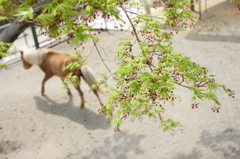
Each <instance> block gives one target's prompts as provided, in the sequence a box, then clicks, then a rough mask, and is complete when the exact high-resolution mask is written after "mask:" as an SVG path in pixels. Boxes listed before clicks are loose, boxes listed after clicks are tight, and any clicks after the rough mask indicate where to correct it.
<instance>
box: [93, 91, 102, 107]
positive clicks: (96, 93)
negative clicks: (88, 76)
mask: <svg viewBox="0 0 240 159" xmlns="http://www.w3.org/2000/svg"><path fill="white" fill-rule="evenodd" d="M93 93H94V94H95V95H96V97H97V99H98V101H99V102H100V104H101V106H103V103H102V101H101V99H100V97H99V95H98V92H97V91H96V90H93Z"/></svg>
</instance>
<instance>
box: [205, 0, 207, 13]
mask: <svg viewBox="0 0 240 159" xmlns="http://www.w3.org/2000/svg"><path fill="white" fill-rule="evenodd" d="M205 11H206V12H207V0H205Z"/></svg>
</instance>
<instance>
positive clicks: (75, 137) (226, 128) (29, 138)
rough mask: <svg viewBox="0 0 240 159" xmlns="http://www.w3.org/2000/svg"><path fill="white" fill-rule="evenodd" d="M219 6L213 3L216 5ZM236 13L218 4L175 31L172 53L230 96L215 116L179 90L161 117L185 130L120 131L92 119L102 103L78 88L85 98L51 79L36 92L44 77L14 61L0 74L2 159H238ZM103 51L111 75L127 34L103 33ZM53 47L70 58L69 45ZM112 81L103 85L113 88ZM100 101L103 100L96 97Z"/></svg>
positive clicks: (136, 125)
mask: <svg viewBox="0 0 240 159" xmlns="http://www.w3.org/2000/svg"><path fill="white" fill-rule="evenodd" d="M217 2H218V3H217ZM239 26H240V12H239V11H238V10H237V7H236V4H235V5H233V4H229V3H227V2H225V1H224V0H220V1H218V0H214V1H212V2H209V8H208V12H207V13H204V14H203V17H202V20H201V21H198V22H197V23H196V27H195V28H194V29H193V30H181V31H180V32H179V34H178V35H177V36H176V37H175V38H174V39H173V46H174V48H175V51H177V52H183V53H185V54H186V55H187V56H190V57H191V58H192V60H193V61H195V62H197V63H199V64H201V65H203V66H206V67H208V68H209V72H210V73H211V74H215V75H216V78H215V79H216V81H217V82H219V83H222V84H225V85H227V86H228V87H229V88H231V89H234V90H235V91H236V97H235V98H234V99H231V98H229V97H228V96H227V94H225V93H223V92H222V91H220V93H219V97H220V99H221V100H220V101H221V103H222V108H221V109H220V113H213V112H212V111H211V110H210V109H211V107H212V104H213V103H211V102H208V101H205V102H201V105H200V107H199V108H198V109H194V110H192V109H191V101H190V95H191V92H189V91H188V90H186V89H184V88H182V89H181V92H180V93H181V95H182V98H183V100H182V102H178V103H176V104H175V106H173V107H172V106H171V107H168V108H166V109H167V111H166V112H165V115H166V116H167V117H171V118H173V119H174V120H177V121H180V122H181V124H182V125H183V126H184V127H183V132H180V131H176V132H175V133H174V135H172V134H171V133H172V132H163V131H162V130H161V129H159V128H158V123H157V122H155V121H152V120H150V119H148V118H144V119H143V120H142V121H138V120H136V121H135V122H131V121H129V120H126V121H125V122H124V124H123V126H122V132H121V133H115V132H114V131H113V127H112V126H111V125H110V124H108V123H107V122H106V120H105V117H104V115H99V114H98V109H99V108H100V104H99V103H98V101H97V99H96V97H95V96H94V95H93V93H91V92H89V88H88V86H87V85H86V84H85V83H82V89H83V90H84V92H85V98H86V100H87V103H86V108H85V109H80V108H79V104H80V99H79V96H78V95H77V92H76V91H75V90H74V89H72V93H73V96H72V97H70V98H69V97H68V96H67V94H66V91H65V90H61V86H62V83H61V80H60V79H59V78H57V77H54V78H52V79H50V80H49V81H48V82H47V84H46V95H47V96H46V97H42V96H41V94H40V88H41V85H40V83H41V81H42V79H43V73H42V72H41V70H40V69H39V68H38V67H37V66H33V68H32V69H30V70H29V71H26V70H24V69H23V67H22V64H21V62H20V61H18V62H14V63H12V64H11V65H10V69H8V70H1V71H0V83H1V84H0V90H1V96H0V101H1V102H0V103H1V104H0V159H132V158H137V159H146V158H148V159H160V158H162V159H240V116H239V114H240V107H239V103H240V101H239V93H240V87H239V81H240V75H239V70H240V63H239V62H238V60H239V58H240V55H239V49H240V43H239V42H240V29H239ZM100 36H101V37H102V38H101V41H100V42H99V44H98V45H99V46H101V49H100V50H101V52H102V53H103V54H102V55H103V56H104V59H105V60H106V64H107V65H108V67H109V68H111V71H114V70H116V69H117V67H116V65H115V61H114V52H115V51H116V49H117V45H118V43H119V42H120V41H121V40H123V39H124V38H126V37H128V36H131V35H130V33H129V32H117V31H112V32H110V33H101V34H100ZM92 46H93V45H92V43H91V42H88V43H87V44H86V45H85V49H84V56H85V57H88V58H87V61H88V62H89V65H90V66H91V67H92V68H93V69H94V71H95V73H96V74H99V73H101V72H105V71H107V69H106V68H105V67H104V65H103V63H102V61H101V59H100V57H99V56H98V55H97V53H96V50H95V49H93V50H92ZM54 49H56V50H62V51H68V52H74V50H73V48H70V47H69V46H68V45H67V44H61V45H59V46H57V47H55V48H54ZM111 82H112V81H109V83H110V84H111ZM101 98H102V99H103V101H106V100H107V96H101Z"/></svg>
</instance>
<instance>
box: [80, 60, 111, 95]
mask: <svg viewBox="0 0 240 159" xmlns="http://www.w3.org/2000/svg"><path fill="white" fill-rule="evenodd" d="M81 72H82V76H83V79H84V81H85V82H86V83H87V84H88V85H89V86H90V87H91V86H92V85H93V84H96V88H94V90H96V91H98V92H100V93H102V94H105V93H107V91H106V90H105V89H104V88H102V87H101V86H99V85H98V84H97V83H96V79H95V77H94V73H93V70H92V69H91V68H90V67H89V66H88V65H83V66H81Z"/></svg>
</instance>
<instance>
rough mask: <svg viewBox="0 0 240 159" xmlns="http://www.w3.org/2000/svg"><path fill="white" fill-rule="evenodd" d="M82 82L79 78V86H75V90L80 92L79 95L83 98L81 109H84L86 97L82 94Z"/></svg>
mask: <svg viewBox="0 0 240 159" xmlns="http://www.w3.org/2000/svg"><path fill="white" fill-rule="evenodd" d="M80 81H81V79H80V77H79V78H78V81H77V85H76V86H74V87H75V89H76V90H77V91H78V93H79V95H80V97H81V105H80V107H81V108H84V103H85V99H84V96H83V92H82V90H81V88H80Z"/></svg>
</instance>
